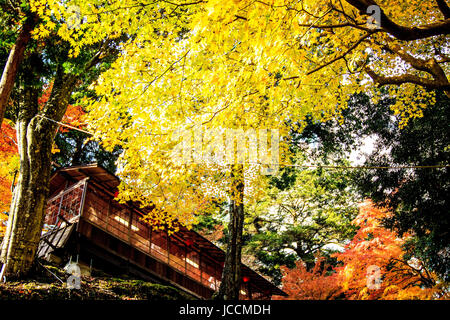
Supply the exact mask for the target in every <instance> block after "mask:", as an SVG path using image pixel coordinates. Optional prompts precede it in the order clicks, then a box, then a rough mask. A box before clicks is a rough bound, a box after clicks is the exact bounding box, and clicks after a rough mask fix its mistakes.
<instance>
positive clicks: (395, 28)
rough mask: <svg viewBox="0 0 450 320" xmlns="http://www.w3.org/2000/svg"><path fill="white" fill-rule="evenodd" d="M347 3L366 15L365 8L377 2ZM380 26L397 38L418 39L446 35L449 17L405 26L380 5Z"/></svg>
mask: <svg viewBox="0 0 450 320" xmlns="http://www.w3.org/2000/svg"><path fill="white" fill-rule="evenodd" d="M346 1H347V3H349V4H350V5H352V6H353V7H355V8H356V9H358V10H359V11H360V14H362V15H366V14H367V8H368V7H369V6H371V5H376V6H378V4H377V3H376V2H375V1H373V0H346ZM380 26H381V29H382V30H384V31H385V32H387V33H389V34H390V35H392V36H394V37H395V38H397V39H399V40H406V41H412V40H418V39H425V38H429V37H434V36H438V35H446V34H449V33H450V19H448V18H446V19H445V20H442V21H438V22H434V23H430V24H426V25H422V26H418V27H405V26H401V25H399V24H397V23H395V22H394V21H392V20H391V19H390V18H389V17H388V16H387V15H386V14H385V13H384V11H383V10H382V9H381V7H380Z"/></svg>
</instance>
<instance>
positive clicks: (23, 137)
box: [0, 68, 75, 278]
mask: <svg viewBox="0 0 450 320" xmlns="http://www.w3.org/2000/svg"><path fill="white" fill-rule="evenodd" d="M74 84H75V79H74V78H69V77H67V76H64V74H63V72H62V68H60V71H59V72H57V77H56V79H55V82H54V85H53V90H52V93H51V95H50V98H49V100H48V102H47V104H46V105H45V107H44V108H43V110H41V111H40V112H41V113H39V110H38V104H37V98H38V95H39V93H40V90H39V89H33V88H32V87H31V88H27V89H26V92H25V95H26V96H25V104H24V105H23V106H22V107H21V109H20V111H19V117H18V120H17V122H16V129H17V139H18V147H19V155H20V170H19V176H18V181H17V185H16V187H15V189H14V193H13V200H12V203H11V207H10V211H9V219H8V226H7V229H6V232H5V236H4V238H3V242H2V246H1V253H0V260H1V262H2V263H3V264H4V266H5V268H4V272H5V275H6V276H7V277H9V278H20V277H23V276H25V275H27V273H28V272H29V271H30V269H31V266H32V264H33V261H34V258H35V254H36V250H37V248H38V245H39V240H40V235H41V230H42V226H43V218H44V214H45V209H46V199H47V196H48V190H49V182H50V174H51V150H52V144H53V141H54V138H55V135H56V130H57V128H58V125H57V124H56V123H54V122H53V121H49V120H48V119H53V120H56V121H60V120H61V118H62V117H63V115H64V113H65V111H66V108H67V105H68V100H69V98H70V95H71V92H72V89H73V86H74ZM39 115H42V116H44V117H46V118H47V119H46V118H43V117H41V116H39Z"/></svg>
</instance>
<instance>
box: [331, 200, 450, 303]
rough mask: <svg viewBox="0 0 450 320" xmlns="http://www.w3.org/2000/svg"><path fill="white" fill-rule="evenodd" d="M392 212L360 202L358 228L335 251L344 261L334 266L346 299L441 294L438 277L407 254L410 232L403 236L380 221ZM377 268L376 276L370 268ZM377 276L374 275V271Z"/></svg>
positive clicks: (419, 296) (420, 296) (356, 220)
mask: <svg viewBox="0 0 450 320" xmlns="http://www.w3.org/2000/svg"><path fill="white" fill-rule="evenodd" d="M391 214H392V213H391V212H389V211H388V210H386V209H383V208H376V207H375V206H374V204H373V203H372V202H371V201H366V202H364V203H362V204H361V206H360V213H359V215H358V217H357V218H356V219H355V221H354V223H355V224H356V225H357V226H358V228H359V229H358V232H357V234H356V235H355V237H354V238H353V240H352V241H351V242H350V243H349V244H348V245H347V246H346V248H345V251H343V252H342V253H338V254H336V257H337V259H338V260H339V261H341V262H342V263H343V265H342V266H341V267H338V268H336V270H337V272H338V273H339V274H340V276H341V277H342V278H341V281H342V290H343V292H344V294H345V295H346V298H347V299H389V300H392V299H433V298H437V297H439V296H440V294H442V289H443V288H445V285H444V286H443V287H441V285H442V282H441V285H439V284H438V283H439V282H440V281H439V278H438V277H437V276H436V275H435V274H433V273H432V272H431V271H430V270H428V268H427V267H426V266H425V265H424V263H423V261H421V260H420V259H418V258H416V257H413V256H408V255H407V254H406V252H405V250H404V246H403V245H404V244H405V242H406V241H407V239H408V237H410V235H407V234H405V235H404V236H403V237H398V235H397V234H396V233H395V232H393V231H391V230H389V229H387V228H385V227H384V226H383V225H382V221H383V219H384V218H386V217H389V216H390V215H391ZM375 269H377V270H378V272H379V273H378V279H373V281H372V279H371V278H370V276H372V274H371V272H373V271H375ZM374 276H376V275H374Z"/></svg>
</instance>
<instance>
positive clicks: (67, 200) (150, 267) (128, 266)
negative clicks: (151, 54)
mask: <svg viewBox="0 0 450 320" xmlns="http://www.w3.org/2000/svg"><path fill="white" fill-rule="evenodd" d="M119 183H120V181H119V179H118V178H117V177H116V176H115V175H113V174H111V173H109V172H108V171H107V170H105V169H104V168H102V167H101V166H98V165H97V164H92V165H83V166H75V167H68V168H60V169H58V170H57V171H56V172H55V174H54V175H53V176H52V178H51V182H50V185H51V186H50V194H51V196H50V198H49V200H48V207H47V212H46V216H45V221H44V231H43V235H42V238H41V242H40V246H39V249H38V253H37V255H38V257H40V258H47V259H49V258H50V257H55V256H56V257H58V256H59V257H60V258H65V259H67V257H69V256H72V257H75V256H77V257H78V259H80V262H83V263H84V264H85V265H88V266H90V265H93V266H94V267H95V268H100V269H103V270H105V271H109V272H121V273H123V272H127V273H129V274H133V275H134V276H138V277H140V278H142V279H145V280H149V281H155V282H159V283H164V284H170V285H173V286H176V287H178V288H180V289H182V290H184V291H186V292H188V293H190V294H192V295H193V296H195V297H198V298H203V299H209V298H210V297H211V295H212V294H213V293H214V292H215V291H216V290H218V288H219V285H220V279H221V275H222V269H223V264H224V260H225V253H224V251H223V250H221V249H220V248H218V247H217V246H216V245H214V244H213V243H212V242H210V241H209V240H207V239H206V238H204V237H203V236H201V235H200V234H198V233H197V232H195V231H192V230H187V229H186V228H181V230H180V231H179V232H177V233H175V234H173V235H171V236H168V235H167V233H166V232H165V231H160V230H157V231H155V230H152V228H151V227H150V226H149V225H148V224H146V223H144V222H143V221H141V219H140V218H141V217H142V216H143V215H145V214H146V212H145V210H144V209H141V208H140V207H139V205H138V204H136V203H127V204H120V203H118V202H117V201H115V200H114V195H115V192H116V191H117V187H118V185H119ZM242 279H243V281H242V287H241V290H240V293H241V296H240V298H241V299H244V300H245V299H254V300H256V299H270V298H271V296H272V295H285V293H284V292H283V291H281V290H280V289H279V288H277V287H276V286H275V285H273V284H272V283H271V282H270V281H268V280H266V279H265V278H263V277H262V276H261V275H259V274H258V273H256V272H255V271H253V270H252V269H250V268H249V267H247V266H245V265H242Z"/></svg>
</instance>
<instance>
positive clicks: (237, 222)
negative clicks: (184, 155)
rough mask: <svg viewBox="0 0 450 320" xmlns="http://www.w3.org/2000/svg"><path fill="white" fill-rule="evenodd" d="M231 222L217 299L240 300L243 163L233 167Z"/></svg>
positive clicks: (215, 297)
mask: <svg viewBox="0 0 450 320" xmlns="http://www.w3.org/2000/svg"><path fill="white" fill-rule="evenodd" d="M230 195H231V202H230V222H229V224H228V242H227V251H226V255H225V263H224V267H223V273H222V282H221V283H220V288H219V291H218V293H217V294H216V295H215V296H214V299H216V300H238V299H239V291H240V288H241V252H242V230H243V227H244V169H243V165H242V164H236V165H232V169H231V192H230Z"/></svg>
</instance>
